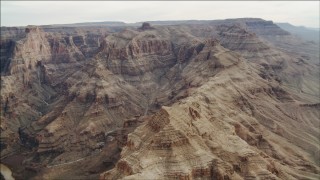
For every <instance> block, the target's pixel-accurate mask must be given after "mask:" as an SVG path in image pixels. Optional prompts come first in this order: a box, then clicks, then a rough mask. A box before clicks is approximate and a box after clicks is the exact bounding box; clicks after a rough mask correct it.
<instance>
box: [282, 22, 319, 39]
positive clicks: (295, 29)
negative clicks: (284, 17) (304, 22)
mask: <svg viewBox="0 0 320 180" xmlns="http://www.w3.org/2000/svg"><path fill="white" fill-rule="evenodd" d="M276 24H277V25H278V26H279V27H281V28H282V29H284V30H286V31H289V32H290V33H291V34H294V35H296V36H300V37H301V38H303V39H305V40H307V41H314V42H317V43H319V36H320V34H319V33H320V31H319V28H307V27H304V26H294V25H292V24H289V23H276Z"/></svg>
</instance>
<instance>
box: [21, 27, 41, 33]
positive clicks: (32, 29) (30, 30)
mask: <svg viewBox="0 0 320 180" xmlns="http://www.w3.org/2000/svg"><path fill="white" fill-rule="evenodd" d="M39 32H40V28H39V27H38V26H31V25H29V26H27V27H26V29H25V33H27V34H28V33H39Z"/></svg>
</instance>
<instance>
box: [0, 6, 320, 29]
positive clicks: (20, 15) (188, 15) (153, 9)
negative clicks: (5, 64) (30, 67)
mask: <svg viewBox="0 0 320 180" xmlns="http://www.w3.org/2000/svg"><path fill="white" fill-rule="evenodd" d="M319 6H320V4H319V1H307V2H306V1H300V2H299V1H283V2H281V1H244V2H241V1H234V2H232V1H227V2H226V1H224V2H223V1H221V2H217V1H200V2H199V1H174V2H172V1H171V2H170V1H118V2H115V1H42V2H41V1H30V2H28V1H2V0H1V26H25V25H45V24H65V23H77V22H93V21H123V22H129V23H131V22H140V21H150V20H190V19H192V20H194V19H197V20H213V19H226V18H241V17H258V18H263V19H266V20H273V21H274V22H289V23H291V24H294V25H303V26H307V27H317V28H319V21H320V19H319Z"/></svg>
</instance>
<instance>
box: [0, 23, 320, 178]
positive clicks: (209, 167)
mask: <svg viewBox="0 0 320 180" xmlns="http://www.w3.org/2000/svg"><path fill="white" fill-rule="evenodd" d="M0 42H1V104H0V105H1V108H0V109H1V111H0V113H1V114H0V115H1V127H0V128H1V137H0V144H1V163H2V164H4V165H6V166H8V167H9V168H10V169H11V171H12V175H13V177H14V178H15V179H185V180H187V179H218V180H220V179H221V180H228V179H248V180H249V179H315V180H317V179H319V178H320V175H319V174H320V161H319V160H320V151H319V150H320V139H319V137H320V128H319V127H320V126H319V125H320V124H319V123H320V120H319V119H320V118H319V117H320V111H319V110H320V82H319V77H320V69H319V66H320V62H319V42H315V41H310V40H305V39H303V38H300V37H298V36H295V35H292V34H291V33H290V32H288V31H285V30H283V29H281V28H280V27H279V26H278V25H276V24H275V23H273V22H272V21H266V20H263V19H257V18H242V19H227V20H212V21H162V22H160V21H154V22H148V23H134V24H125V23H105V24H99V25H97V24H90V23H87V24H86V23H83V24H81V25H80V24H73V25H72V24H71V25H47V26H27V27H1V41H0ZM1 167H2V166H1Z"/></svg>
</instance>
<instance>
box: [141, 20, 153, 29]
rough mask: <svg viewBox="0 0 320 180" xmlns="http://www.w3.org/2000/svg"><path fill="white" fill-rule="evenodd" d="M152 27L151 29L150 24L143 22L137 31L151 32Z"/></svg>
mask: <svg viewBox="0 0 320 180" xmlns="http://www.w3.org/2000/svg"><path fill="white" fill-rule="evenodd" d="M152 29H154V27H151V25H150V23H147V22H144V23H142V26H141V27H140V28H139V30H142V31H145V30H152Z"/></svg>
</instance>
